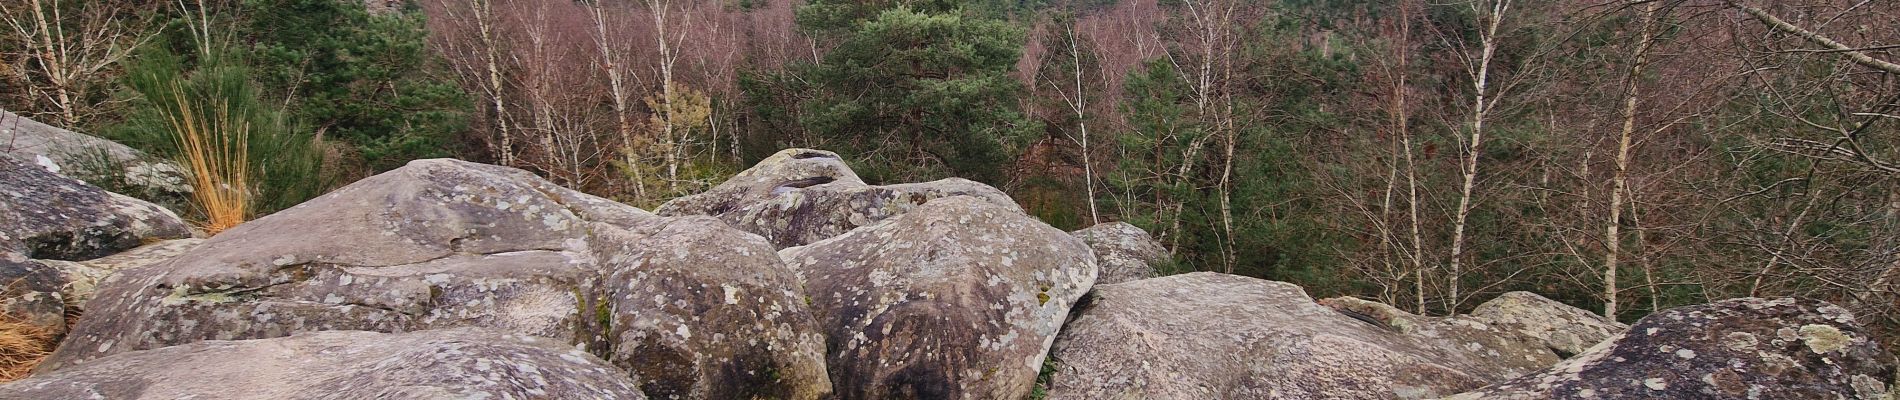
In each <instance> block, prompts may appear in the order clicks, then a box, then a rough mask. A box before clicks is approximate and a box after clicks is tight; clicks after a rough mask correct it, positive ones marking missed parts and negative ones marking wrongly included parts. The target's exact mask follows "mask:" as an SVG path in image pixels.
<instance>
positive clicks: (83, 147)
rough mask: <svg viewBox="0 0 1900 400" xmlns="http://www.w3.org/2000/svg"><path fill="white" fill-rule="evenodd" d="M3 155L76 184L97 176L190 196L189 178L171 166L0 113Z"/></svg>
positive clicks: (124, 148)
mask: <svg viewBox="0 0 1900 400" xmlns="http://www.w3.org/2000/svg"><path fill="white" fill-rule="evenodd" d="M0 154H3V155H5V156H8V157H12V158H14V159H16V160H19V161H21V162H23V163H27V164H33V165H38V166H40V167H42V168H45V169H46V170H49V171H52V172H54V173H58V174H61V175H65V176H69V177H73V178H77V179H87V180H90V179H94V178H96V177H95V176H91V175H98V174H111V175H117V176H113V177H111V178H112V179H114V180H118V181H123V182H125V183H127V184H129V185H132V186H135V187H138V188H140V189H142V190H147V191H150V192H152V193H166V194H184V193H191V184H190V183H189V181H188V180H187V178H188V174H186V173H185V172H184V169H183V168H179V167H178V165H177V164H174V163H171V162H169V161H163V160H159V159H156V158H153V157H151V156H149V155H146V154H145V153H144V152H140V151H138V150H137V149H133V148H131V147H128V146H126V145H123V144H119V143H117V142H113V141H110V140H105V139H101V138H98V137H94V136H91V135H86V134H82V133H78V132H73V131H69V130H65V129H60V128H58V127H54V126H52V125H47V124H42V123H39V122H38V121H34V120H32V119H29V118H26V117H22V116H20V115H19V114H14V113H12V112H8V111H6V110H0Z"/></svg>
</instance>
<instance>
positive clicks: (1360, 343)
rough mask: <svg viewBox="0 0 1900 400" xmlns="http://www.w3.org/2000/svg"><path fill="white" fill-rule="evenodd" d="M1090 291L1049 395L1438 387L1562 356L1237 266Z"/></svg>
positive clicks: (1423, 391) (1201, 395) (1443, 390)
mask: <svg viewBox="0 0 1900 400" xmlns="http://www.w3.org/2000/svg"><path fill="white" fill-rule="evenodd" d="M1083 302H1084V303H1083V305H1082V306H1079V310H1077V312H1076V314H1075V315H1076V317H1075V318H1074V320H1072V321H1070V322H1069V324H1068V326H1066V327H1064V328H1063V331H1062V334H1061V336H1060V337H1059V338H1058V339H1057V341H1056V344H1055V349H1054V351H1053V353H1052V354H1051V356H1052V357H1055V358H1056V371H1055V374H1054V375H1053V377H1052V378H1051V381H1050V385H1049V389H1048V395H1049V397H1048V398H1050V399H1265V398H1284V399H1389V398H1408V399H1416V398H1431V397H1438V396H1445V395H1450V394H1453V393H1458V392H1461V391H1465V390H1470V389H1472V388H1476V387H1480V386H1483V385H1485V384H1488V383H1490V382H1495V381H1497V380H1500V379H1504V378H1509V377H1511V376H1515V375H1517V374H1521V373H1525V372H1528V371H1530V369H1529V368H1530V367H1534V366H1541V365H1549V363H1553V362H1556V360H1557V359H1556V357H1555V356H1554V355H1551V354H1550V353H1549V352H1548V351H1543V352H1542V353H1539V352H1538V351H1542V350H1544V349H1543V348H1542V347H1541V346H1524V345H1509V343H1512V342H1517V343H1522V342H1525V341H1527V340H1525V339H1509V340H1506V339H1499V338H1498V336H1497V335H1507V334H1504V333H1502V332H1498V331H1493V330H1486V329H1483V328H1482V326H1469V325H1466V324H1463V323H1459V322H1448V323H1445V324H1443V325H1441V326H1434V327H1429V329H1416V330H1412V331H1410V332H1411V333H1405V332H1401V331H1400V330H1397V329H1394V327H1390V326H1382V324H1376V323H1368V321H1362V320H1360V319H1355V318H1354V317H1350V316H1348V315H1346V314H1342V313H1341V312H1339V311H1336V310H1334V309H1331V308H1327V307H1324V306H1321V305H1319V304H1317V303H1315V302H1314V301H1313V300H1312V298H1310V297H1307V295H1306V293H1305V292H1303V291H1302V290H1300V288H1299V287H1298V286H1294V285H1292V284H1287V283H1281V282H1272V281H1265V280H1260V279H1254V278H1248V277H1242V276H1235V275H1226V274H1218V273H1208V272H1199V273H1190V274H1184V275H1174V276H1168V277H1161V278H1152V279H1144V280H1138V281H1132V282H1127V283H1120V284H1113V285H1103V286H1098V287H1096V288H1095V292H1094V293H1092V294H1090V295H1089V297H1088V298H1085V299H1084V300H1083ZM1421 325H1424V324H1423V323H1421ZM1420 328H1425V327H1420ZM1499 343H1503V344H1502V345H1500V344H1499ZM1500 349H1503V350H1508V351H1510V353H1506V352H1504V351H1501V350H1500ZM1525 357H1531V358H1532V359H1528V360H1527V359H1525Z"/></svg>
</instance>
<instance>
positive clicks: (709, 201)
mask: <svg viewBox="0 0 1900 400" xmlns="http://www.w3.org/2000/svg"><path fill="white" fill-rule="evenodd" d="M950 196H972V197H976V198H980V199H982V200H984V201H987V202H990V203H992V204H995V205H996V206H998V207H1002V208H1006V209H1011V210H1015V211H1016V212H1019V213H1020V212H1022V209H1021V207H1019V206H1017V205H1016V203H1015V201H1013V200H1010V198H1009V196H1008V195H1005V194H1003V192H1002V191H1000V190H996V188H993V187H990V186H989V185H984V184H981V183H977V182H973V181H970V180H966V179H959V178H950V179H943V180H938V181H932V182H924V183H906V184H896V185H885V186H871V185H866V184H865V183H864V181H863V180H861V179H859V178H858V176H857V174H856V173H854V172H852V171H851V169H850V167H848V166H846V165H845V164H844V162H843V161H842V160H839V158H838V155H837V154H836V153H832V152H828V151H821V150H810V149H788V150H784V151H780V152H778V153H777V154H774V155H772V156H771V157H768V158H766V159H765V160H763V161H760V162H759V163H758V164H757V165H754V166H753V167H752V168H749V169H746V170H745V171H744V172H740V173H739V174H738V175H736V176H734V177H733V178H732V179H730V180H727V181H726V182H725V183H721V184H720V185H719V186H716V187H713V188H712V189H711V190H708V191H706V192H705V193H701V194H696V195H691V196H686V197H681V198H678V199H673V200H672V201H668V202H666V204H663V205H661V206H660V207H659V208H658V209H656V210H655V212H656V213H658V214H660V215H667V216H679V215H711V216H714V217H717V218H719V219H720V220H723V221H726V223H728V224H731V225H732V226H733V227H736V228H739V229H742V230H745V231H747V232H752V233H756V234H758V235H760V236H764V237H765V238H766V240H769V241H771V242H772V244H773V245H776V246H778V247H779V248H785V247H791V246H801V245H805V244H810V243H812V242H817V241H819V240H824V239H826V238H830V237H833V236H838V235H840V234H843V233H845V232H849V231H851V230H852V229H857V228H858V227H862V226H869V225H872V224H875V223H878V222H879V221H883V220H886V219H889V218H892V217H896V216H898V215H903V214H904V213H906V212H909V211H910V210H912V209H915V208H917V206H919V205H923V204H924V203H926V202H929V201H930V200H933V199H939V198H944V197H950Z"/></svg>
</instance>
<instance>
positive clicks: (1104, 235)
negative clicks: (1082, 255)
mask: <svg viewBox="0 0 1900 400" xmlns="http://www.w3.org/2000/svg"><path fill="white" fill-rule="evenodd" d="M1069 234H1070V235H1075V237H1077V238H1080V239H1082V242H1083V243H1087V244H1088V245H1089V248H1090V249H1093V250H1094V251H1095V262H1096V264H1098V265H1101V267H1102V276H1101V277H1100V278H1097V279H1096V280H1095V284H1097V285H1107V284H1112V283H1122V282H1127V281H1133V280H1141V279H1148V278H1153V277H1154V276H1155V268H1154V267H1155V265H1156V264H1159V263H1162V262H1166V261H1168V257H1169V255H1168V249H1167V248H1165V247H1161V242H1158V241H1155V238H1154V236H1150V235H1148V231H1145V230H1142V229H1141V228H1140V227H1137V226H1134V225H1133V224H1129V223H1127V222H1104V223H1100V224H1095V226H1091V227H1088V228H1086V229H1082V230H1078V231H1075V232H1069Z"/></svg>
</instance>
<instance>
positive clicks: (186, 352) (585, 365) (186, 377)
mask: <svg viewBox="0 0 1900 400" xmlns="http://www.w3.org/2000/svg"><path fill="white" fill-rule="evenodd" d="M0 398H8V399H154V400H156V399H475V398H504V399H643V398H645V396H642V395H641V393H640V391H639V389H638V388H636V387H635V386H634V380H633V379H629V378H628V377H627V376H625V373H623V372H621V371H620V370H618V369H615V368H614V367H613V366H610V365H607V363H605V362H602V361H601V360H600V359H599V358H595V357H594V356H593V355H590V354H587V353H585V352H582V351H579V350H575V349H574V348H573V347H570V346H566V345H564V343H561V342H559V341H555V340H550V339H544V338H538V337H533V336H526V335H512V334H502V333H495V332H489V331H482V330H474V329H448V330H432V331H423V332H415V333H403V334H386V333H376V332H361V331H333V332H311V333H302V334H297V335H294V336H290V337H284V338H274V339H262V340H241V341H207V342H198V343H193V344H188V345H182V346H174V347H167V348H163V349H157V350H146V351H137V352H131V353H124V354H117V355H113V356H111V357H106V358H101V359H97V360H93V361H91V362H87V363H85V364H84V365H79V366H75V367H72V368H65V369H61V370H59V371H54V372H51V373H43V374H39V375H36V376H33V377H31V378H27V379H25V380H21V381H17V382H13V383H10V384H6V385H0Z"/></svg>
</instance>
